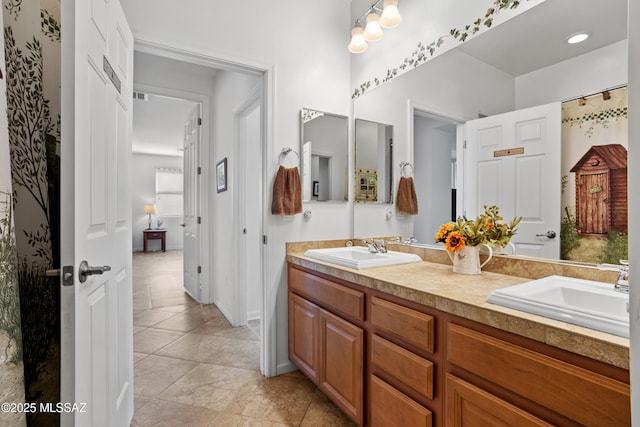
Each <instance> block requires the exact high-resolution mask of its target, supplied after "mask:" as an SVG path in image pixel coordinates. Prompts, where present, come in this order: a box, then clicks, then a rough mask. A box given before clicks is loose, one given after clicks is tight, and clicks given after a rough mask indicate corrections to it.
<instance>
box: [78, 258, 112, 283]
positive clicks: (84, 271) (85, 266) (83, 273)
mask: <svg viewBox="0 0 640 427" xmlns="http://www.w3.org/2000/svg"><path fill="white" fill-rule="evenodd" d="M110 270H111V267H110V266H108V265H103V266H98V267H93V266H90V265H89V263H88V262H87V261H82V262H81V263H80V267H78V280H80V283H84V282H86V281H87V276H93V275H94V274H102V273H104V272H105V271H110Z"/></svg>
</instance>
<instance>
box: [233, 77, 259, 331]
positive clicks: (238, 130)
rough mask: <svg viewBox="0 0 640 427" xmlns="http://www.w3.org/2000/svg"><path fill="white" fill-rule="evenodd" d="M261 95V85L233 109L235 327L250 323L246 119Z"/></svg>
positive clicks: (257, 105)
mask: <svg viewBox="0 0 640 427" xmlns="http://www.w3.org/2000/svg"><path fill="white" fill-rule="evenodd" d="M260 95H261V92H260V85H258V86H256V87H255V88H253V89H252V90H251V92H250V93H249V95H247V96H246V97H245V98H244V99H243V100H242V101H240V103H239V104H238V106H237V107H236V108H234V109H233V120H234V126H233V128H234V133H235V143H234V149H233V156H234V158H235V159H237V161H236V162H237V165H236V167H235V168H234V182H236V183H237V185H238V190H239V191H234V193H233V210H234V212H236V215H235V216H234V222H233V235H234V236H235V237H234V240H233V246H234V253H235V265H234V271H235V276H236V286H235V295H234V301H235V302H234V304H233V311H234V320H233V321H232V323H233V325H234V326H241V325H246V324H247V281H246V276H247V274H246V273H247V262H246V244H247V242H246V240H245V238H244V231H243V229H244V228H245V227H246V226H247V224H246V221H245V217H246V204H247V203H246V197H245V191H244V189H245V188H246V186H247V185H250V183H248V182H247V179H246V172H247V167H246V162H245V161H244V159H246V155H245V153H246V152H247V149H249V150H251V149H252V147H247V139H246V132H245V130H246V129H245V122H246V116H247V115H248V114H249V113H250V112H252V111H254V110H255V108H258V107H260V100H261V97H260ZM260 134H261V135H264V126H263V125H262V124H261V129H260ZM258 149H259V150H260V151H261V152H262V151H263V149H262V147H258ZM241 159H242V160H241ZM251 225H253V224H251ZM259 227H260V230H259V234H260V235H264V232H263V229H262V224H260V225H259ZM260 252H261V257H260V258H261V260H262V259H263V258H264V256H263V255H262V247H261V248H260Z"/></svg>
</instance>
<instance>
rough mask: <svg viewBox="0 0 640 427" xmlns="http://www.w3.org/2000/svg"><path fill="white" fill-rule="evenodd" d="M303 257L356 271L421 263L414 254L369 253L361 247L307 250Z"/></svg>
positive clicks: (420, 259) (393, 252) (392, 252)
mask: <svg viewBox="0 0 640 427" xmlns="http://www.w3.org/2000/svg"><path fill="white" fill-rule="evenodd" d="M304 256H306V257H309V258H314V259H317V260H320V261H325V262H330V263H333V264H339V265H342V266H344V267H349V268H355V269H357V270H362V269H365V268H372V267H383V266H386V265H396V264H407V263H410V262H420V261H422V258H420V257H419V256H418V255H416V254H408V253H404V252H395V251H387V252H385V253H371V252H369V250H368V249H367V248H365V247H362V246H352V247H340V248H324V249H309V250H307V251H306V252H305V253H304Z"/></svg>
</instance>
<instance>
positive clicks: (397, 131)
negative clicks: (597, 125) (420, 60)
mask: <svg viewBox="0 0 640 427" xmlns="http://www.w3.org/2000/svg"><path fill="white" fill-rule="evenodd" d="M626 7H627V2H626V1H625V0H614V1H612V2H610V3H609V2H607V3H606V4H604V3H603V2H599V1H596V0H586V3H585V1H584V0H547V1H545V2H542V3H540V4H538V5H536V6H534V7H532V8H531V9H529V10H527V11H526V12H523V13H522V14H520V15H518V16H516V17H514V18H513V19H512V20H510V21H507V22H505V23H503V24H500V25H497V26H495V27H494V28H491V29H490V30H487V31H485V32H484V33H483V34H481V35H479V36H478V37H476V38H474V39H471V40H469V41H467V42H465V43H461V44H459V45H458V46H456V47H455V48H453V49H451V50H449V51H447V52H445V53H443V54H441V55H439V56H437V57H435V58H433V59H431V60H429V61H428V62H427V63H426V64H424V65H422V66H420V67H417V68H415V69H413V70H411V71H408V72H406V73H405V74H403V75H401V76H399V77H397V78H396V79H394V80H393V82H392V83H387V84H383V85H381V86H379V87H377V88H375V89H371V90H369V91H367V92H365V93H364V94H363V95H361V96H359V97H357V98H355V99H354V117H363V118H367V119H370V120H374V121H379V122H382V123H387V124H389V125H392V126H393V129H394V142H395V143H394V149H393V151H394V161H393V165H392V166H393V167H394V168H397V167H398V163H399V162H402V161H410V162H412V163H413V165H414V168H413V169H414V171H413V172H414V180H415V185H416V192H417V193H418V198H419V214H418V215H417V216H414V217H412V218H398V219H397V223H398V224H399V225H398V226H397V227H396V229H397V230H401V232H402V235H403V236H404V237H407V236H412V235H414V233H415V235H416V237H419V241H420V242H421V243H424V244H432V243H433V237H434V236H435V233H436V230H437V226H438V225H439V224H441V223H443V222H446V221H449V220H451V218H452V217H456V216H459V215H463V214H465V213H468V212H465V209H464V199H463V198H461V193H462V192H463V187H464V179H461V178H462V177H463V176H464V173H465V168H464V163H463V156H462V153H463V152H464V151H463V150H464V148H463V146H464V140H465V135H464V125H465V123H466V122H468V121H469V120H473V119H476V118H478V117H480V116H494V115H498V114H501V113H506V112H510V111H515V110H520V109H523V108H526V107H533V106H536V105H541V104H546V103H549V102H552V101H564V100H568V99H572V98H580V97H581V96H583V95H589V94H597V96H596V95H594V99H595V98H598V99H599V100H602V98H603V95H601V94H600V93H599V92H601V91H606V89H609V88H613V87H618V86H620V85H625V84H626V81H627V80H626V79H627V76H626V69H627V63H626V61H627V55H628V54H627V42H626V19H627V18H626ZM576 8H579V9H580V10H581V11H585V14H584V15H583V14H581V15H580V16H577V15H576V14H575V10H576ZM587 11H588V12H587ZM541 22H544V32H540V31H539V28H540V25H541V24H540V23H541ZM536 28H537V29H538V30H536ZM579 29H581V30H587V31H588V32H590V33H591V37H590V39H588V41H587V42H585V43H586V44H584V45H582V46H580V45H577V46H569V45H567V43H566V42H565V41H566V38H567V37H568V36H569V35H570V34H572V33H574V32H577V31H578V30H579ZM534 34H535V36H532V35H534ZM557 40H560V42H561V43H558V42H557ZM540 46H543V48H540ZM567 49H570V50H572V52H570V54H565V53H563V50H567ZM590 52H591V53H590ZM578 55H582V56H581V57H580V58H584V60H582V59H581V61H583V63H582V66H581V67H578V68H576V67H570V64H568V65H566V66H565V65H564V64H565V62H564V61H566V60H569V59H570V58H574V57H576V56H578ZM589 61H591V62H589ZM534 71H535V72H534ZM545 73H546V74H545ZM553 73H558V74H555V75H554V74H553ZM534 74H537V75H538V77H539V76H540V75H542V76H544V78H545V81H546V84H545V91H543V90H541V89H540V87H538V86H537V85H535V84H533V83H531V82H532V81H534V77H535V76H533V75H534ZM585 82H588V83H586V84H585ZM592 82H597V84H594V85H591V86H590V84H591V83H592ZM358 83H364V82H358ZM554 85H555V86H554ZM357 86H359V84H358V85H357ZM625 109H626V108H625ZM624 120H626V117H625V118H624ZM577 127H578V126H576V128H577ZM421 128H422V130H421ZM430 131H438V133H440V134H442V141H443V142H442V144H441V145H440V146H438V147H436V148H437V149H433V147H431V148H427V149H425V147H423V146H420V147H417V146H416V144H420V143H427V142H425V141H427V140H429V138H426V137H420V136H418V135H417V134H420V133H422V134H423V135H426V134H428V132H430ZM612 142H617V141H612ZM612 142H606V143H607V144H608V143H612ZM594 144H595V143H594ZM563 150H564V148H563ZM585 152H587V151H585ZM418 153H422V154H418ZM565 154H566V153H565V152H564V151H563V152H562V156H565ZM417 156H418V157H417ZM425 159H426V160H425ZM574 164H577V160H576V161H575V162H574V163H572V164H571V165H570V166H569V168H571V167H572V166H574ZM397 171H398V169H396V172H397ZM566 177H568V178H567V179H568V180H569V181H573V180H574V179H575V178H574V174H573V173H569V174H567V175H566ZM397 180H398V174H397V173H396V176H395V178H394V182H395V184H394V185H397ZM563 180H565V175H564V173H563ZM563 182H564V181H563ZM558 185H559V186H561V185H562V189H563V191H564V190H565V184H561V183H560V182H559V183H558ZM421 194H423V195H424V194H429V197H426V198H421ZM563 203H564V201H563ZM563 209H564V208H563V207H561V209H558V214H557V215H558V218H559V219H562V218H563V216H564V213H563ZM502 213H503V216H504V217H505V219H506V220H511V217H510V215H511V214H510V213H509V212H504V210H503V212H502ZM365 214H366V213H365ZM475 214H476V213H473V214H471V215H469V216H475ZM354 215H360V216H363V213H362V212H355V213H354ZM376 215H377V214H376ZM354 222H355V221H354ZM562 225H564V223H563V224H562ZM378 228H381V227H378ZM545 231H546V230H545ZM556 231H557V235H558V236H559V235H560V230H556ZM381 232H387V230H386V229H382V230H381ZM372 233H373V231H371V230H367V235H371V234H372ZM373 234H375V233H373ZM418 234H419V236H418ZM544 238H545V237H544V236H542V237H540V239H542V240H544ZM601 240H603V241H604V240H606V235H605V236H604V237H603V238H601ZM520 254H525V253H524V252H521V253H520Z"/></svg>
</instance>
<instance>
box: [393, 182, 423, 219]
mask: <svg viewBox="0 0 640 427" xmlns="http://www.w3.org/2000/svg"><path fill="white" fill-rule="evenodd" d="M396 209H398V212H400V213H401V214H405V215H417V214H418V198H417V197H416V189H415V187H414V186H413V178H411V177H409V178H405V177H404V176H402V177H400V184H398V194H397V196H396Z"/></svg>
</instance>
